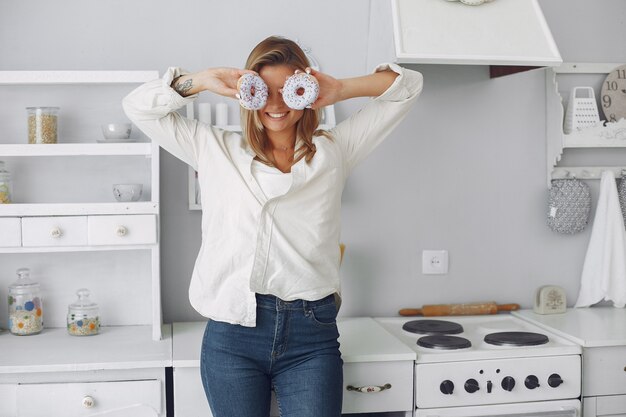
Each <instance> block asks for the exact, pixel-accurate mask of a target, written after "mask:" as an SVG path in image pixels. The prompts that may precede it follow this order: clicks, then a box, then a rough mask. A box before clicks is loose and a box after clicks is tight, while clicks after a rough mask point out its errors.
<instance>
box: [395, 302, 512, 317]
mask: <svg viewBox="0 0 626 417" xmlns="http://www.w3.org/2000/svg"><path fill="white" fill-rule="evenodd" d="M515 310H519V304H496V303H495V302H485V303H468V304H432V305H425V306H423V307H422V308H403V309H402V310H400V311H399V312H398V313H399V314H400V315H401V316H471V315H478V314H496V313H497V312H499V311H515Z"/></svg>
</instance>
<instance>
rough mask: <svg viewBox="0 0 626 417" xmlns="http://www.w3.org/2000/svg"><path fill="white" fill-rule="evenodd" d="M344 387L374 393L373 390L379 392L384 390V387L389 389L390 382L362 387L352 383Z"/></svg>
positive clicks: (364, 392) (349, 389)
mask: <svg viewBox="0 0 626 417" xmlns="http://www.w3.org/2000/svg"><path fill="white" fill-rule="evenodd" d="M346 389H347V390H348V391H357V392H361V393H363V394H370V393H374V392H381V391H384V390H386V389H391V384H385V385H365V386H362V387H355V386H352V385H348V386H347V387H346Z"/></svg>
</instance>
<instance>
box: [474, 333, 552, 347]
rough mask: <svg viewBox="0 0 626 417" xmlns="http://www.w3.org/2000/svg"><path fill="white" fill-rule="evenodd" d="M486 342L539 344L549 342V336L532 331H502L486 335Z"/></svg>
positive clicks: (515, 344) (519, 344)
mask: <svg viewBox="0 0 626 417" xmlns="http://www.w3.org/2000/svg"><path fill="white" fill-rule="evenodd" d="M484 340H485V343H489V344H490V345H496V346H537V345H543V344H546V343H548V340H549V339H548V336H546V335H544V334H540V333H530V332H500V333H490V334H488V335H487V336H485V339H484Z"/></svg>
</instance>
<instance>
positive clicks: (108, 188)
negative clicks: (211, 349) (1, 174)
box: [0, 71, 171, 417]
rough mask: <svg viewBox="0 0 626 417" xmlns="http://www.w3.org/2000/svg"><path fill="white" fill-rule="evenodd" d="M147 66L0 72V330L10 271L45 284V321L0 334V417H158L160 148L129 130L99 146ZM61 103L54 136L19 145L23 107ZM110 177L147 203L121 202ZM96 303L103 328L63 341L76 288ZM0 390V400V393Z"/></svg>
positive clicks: (163, 350)
mask: <svg viewBox="0 0 626 417" xmlns="http://www.w3.org/2000/svg"><path fill="white" fill-rule="evenodd" d="M155 78H158V72H157V71H0V91H2V94H3V102H2V104H0V125H2V127H3V135H2V137H1V138H0V160H3V161H5V163H6V165H7V168H8V169H9V171H10V172H11V173H12V177H13V196H12V197H13V198H12V201H11V203H10V204H0V260H1V262H0V327H5V326H6V323H7V319H8V318H7V312H8V308H7V303H6V300H7V296H6V291H7V288H8V286H9V284H11V283H12V282H13V281H15V279H16V274H15V270H16V269H17V268H19V267H27V268H30V269H31V276H32V277H33V279H34V280H35V281H38V282H39V283H40V284H41V291H42V298H43V311H44V313H43V317H44V330H43V332H42V333H40V334H38V335H34V336H28V337H24V336H14V335H11V334H10V333H9V332H8V331H4V332H0V352H2V355H0V398H2V399H3V401H0V415H2V416H9V417H13V416H35V415H37V416H39V415H64V416H78V415H80V416H88V415H107V416H118V417H125V416H164V415H165V368H166V367H168V366H171V326H168V325H165V326H164V325H163V323H162V318H161V300H160V292H161V288H160V267H159V262H160V244H159V214H160V213H159V200H160V198H159V147H158V146H157V145H156V144H154V143H151V142H150V141H149V140H148V139H147V138H146V137H144V136H142V135H141V133H140V132H139V130H138V129H135V131H134V132H133V134H132V136H131V138H132V141H128V142H110V141H109V142H106V143H98V142H101V141H100V139H101V138H102V133H101V131H100V125H101V124H106V123H111V122H114V121H119V120H126V118H125V116H124V113H123V110H122V107H121V101H122V98H123V97H124V96H125V95H126V94H127V93H128V92H129V91H130V90H131V89H132V88H134V87H135V86H136V85H138V84H140V83H143V82H146V81H149V80H152V79H155ZM41 104H43V105H55V106H58V107H60V112H59V116H58V126H59V127H58V141H59V143H53V144H28V143H27V142H28V140H27V138H28V136H27V118H26V112H25V107H28V106H36V105H41ZM115 183H140V184H142V186H143V198H142V199H140V200H139V201H136V202H117V201H116V200H115V198H114V196H113V191H112V185H113V184H115ZM83 287H84V288H88V289H89V290H91V294H92V298H93V300H94V301H95V302H96V303H98V305H99V307H100V322H101V324H102V327H101V331H100V334H98V335H94V336H89V337H76V336H70V335H69V334H68V333H67V330H66V315H67V306H68V304H70V303H71V302H73V301H74V300H75V292H76V291H77V290H78V289H79V288H83ZM5 399H9V400H8V401H5Z"/></svg>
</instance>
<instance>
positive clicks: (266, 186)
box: [251, 159, 293, 200]
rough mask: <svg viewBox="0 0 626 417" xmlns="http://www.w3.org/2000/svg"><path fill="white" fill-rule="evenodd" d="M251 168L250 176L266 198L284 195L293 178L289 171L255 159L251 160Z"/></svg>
mask: <svg viewBox="0 0 626 417" xmlns="http://www.w3.org/2000/svg"><path fill="white" fill-rule="evenodd" d="M251 170H252V176H253V177H254V179H255V180H256V182H257V183H258V184H259V187H261V191H263V194H265V198H267V199H268V200H269V199H270V198H274V197H279V196H281V195H284V194H285V193H287V191H289V188H290V187H291V181H292V180H293V178H292V176H291V172H282V171H281V170H279V169H278V168H274V167H271V166H268V165H265V164H264V163H263V162H261V161H257V160H256V159H254V160H252V167H251Z"/></svg>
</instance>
